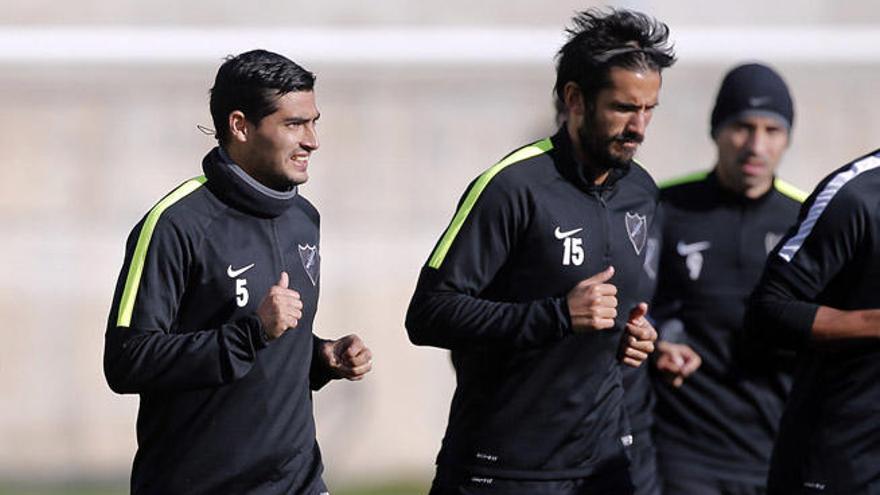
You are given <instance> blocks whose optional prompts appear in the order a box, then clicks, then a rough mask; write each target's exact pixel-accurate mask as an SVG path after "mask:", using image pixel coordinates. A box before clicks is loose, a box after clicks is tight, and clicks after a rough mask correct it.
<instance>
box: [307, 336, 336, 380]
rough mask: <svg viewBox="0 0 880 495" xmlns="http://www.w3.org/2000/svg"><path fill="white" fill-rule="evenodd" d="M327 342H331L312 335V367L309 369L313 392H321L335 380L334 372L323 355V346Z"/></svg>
mask: <svg viewBox="0 0 880 495" xmlns="http://www.w3.org/2000/svg"><path fill="white" fill-rule="evenodd" d="M327 342H330V341H329V340H325V339H322V338H321V337H318V336H317V335H315V334H312V366H311V368H310V369H309V388H310V389H311V390H320V389H321V387H323V386H324V385H327V383H328V382H330V380H332V379H333V372H332V371H331V370H330V367H329V366H327V363H326V362H325V361H324V357H323V355H322V354H321V346H323V345H324V344H326V343H327Z"/></svg>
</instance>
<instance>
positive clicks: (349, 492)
mask: <svg viewBox="0 0 880 495" xmlns="http://www.w3.org/2000/svg"><path fill="white" fill-rule="evenodd" d="M428 484H429V483H428V482H424V483H419V482H396V483H389V484H377V485H371V486H367V487H362V488H352V487H344V486H342V487H339V488H336V487H333V491H332V492H331V493H332V495H425V494H426V493H427V492H428ZM127 493H128V487H127V486H125V485H123V484H100V485H91V484H85V483H82V484H80V483H76V484H52V485H46V484H30V483H27V484H25V483H21V484H4V483H0V495H126V494H127Z"/></svg>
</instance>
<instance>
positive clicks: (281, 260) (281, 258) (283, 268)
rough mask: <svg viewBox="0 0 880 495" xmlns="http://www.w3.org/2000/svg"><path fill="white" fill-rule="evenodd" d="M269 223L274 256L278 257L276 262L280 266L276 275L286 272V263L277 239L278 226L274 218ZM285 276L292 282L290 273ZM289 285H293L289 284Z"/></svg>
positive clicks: (279, 241)
mask: <svg viewBox="0 0 880 495" xmlns="http://www.w3.org/2000/svg"><path fill="white" fill-rule="evenodd" d="M269 222H270V223H271V224H272V241H273V244H275V255H276V256H278V262H279V263H280V265H281V267H280V268H279V269H278V273H281V272H282V271H287V261H286V260H285V259H284V250H283V249H281V240H280V239H279V238H278V224H277V223H276V222H275V219H274V218H272V219H270V220H269ZM287 276H288V278H289V279H290V280H291V281H292V280H293V274H292V273H289V272H288V274H287ZM290 285H293V284H292V283H291V284H290Z"/></svg>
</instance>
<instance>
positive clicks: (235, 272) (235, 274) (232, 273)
mask: <svg viewBox="0 0 880 495" xmlns="http://www.w3.org/2000/svg"><path fill="white" fill-rule="evenodd" d="M253 267H254V263H251V264H250V265H248V266H245V267H243V268H239V269H238V270H233V269H232V265H229V268H227V269H226V274H227V275H229V278H236V277H238V276H239V275H241V274H242V273H244V272H246V271H248V270H250V269H251V268H253Z"/></svg>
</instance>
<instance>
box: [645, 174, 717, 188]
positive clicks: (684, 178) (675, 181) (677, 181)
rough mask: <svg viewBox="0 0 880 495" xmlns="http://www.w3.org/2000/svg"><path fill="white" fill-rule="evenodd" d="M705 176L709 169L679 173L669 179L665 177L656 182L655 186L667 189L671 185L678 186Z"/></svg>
mask: <svg viewBox="0 0 880 495" xmlns="http://www.w3.org/2000/svg"><path fill="white" fill-rule="evenodd" d="M706 177H709V171H707V170H703V171H700V172H691V173H689V174H685V175H681V176H678V177H673V178H671V179H666V180H663V181H660V182H659V183H658V184H657V187H659V188H660V189H668V188H670V187H673V186H680V185H683V184H690V183H692V182H699V181H701V180H704V179H705V178H706Z"/></svg>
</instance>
